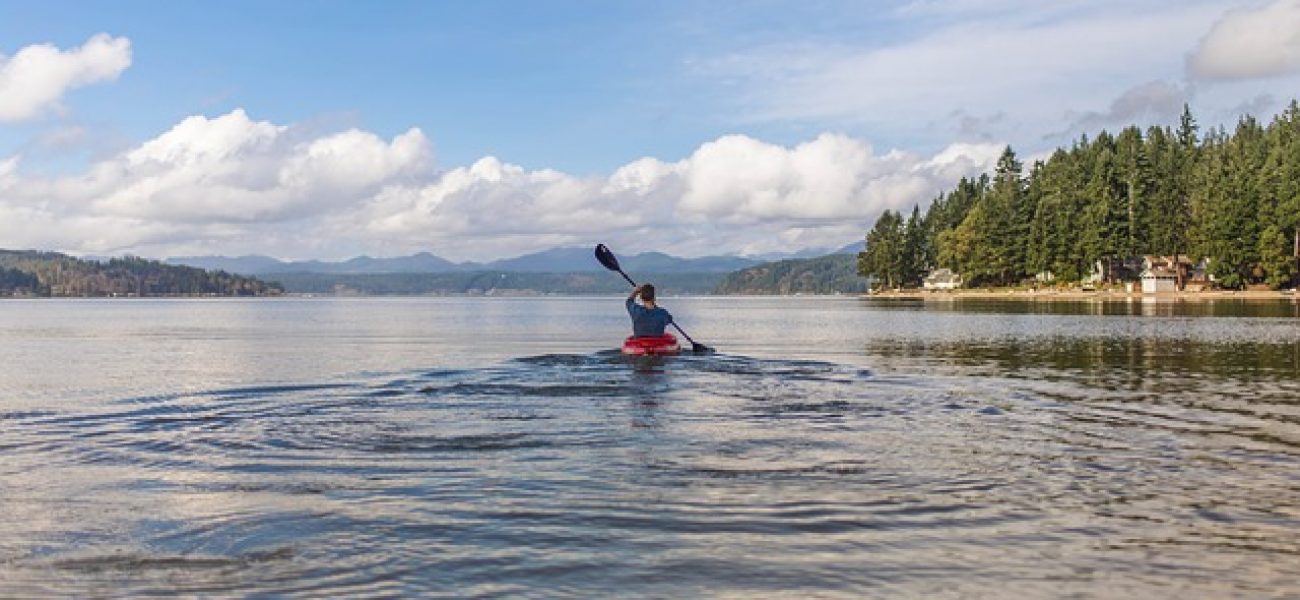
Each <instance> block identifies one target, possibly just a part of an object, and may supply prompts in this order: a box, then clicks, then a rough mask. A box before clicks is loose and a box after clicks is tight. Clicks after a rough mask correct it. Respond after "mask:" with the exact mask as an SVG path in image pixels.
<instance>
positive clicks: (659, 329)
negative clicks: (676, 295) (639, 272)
mask: <svg viewBox="0 0 1300 600" xmlns="http://www.w3.org/2000/svg"><path fill="white" fill-rule="evenodd" d="M637 296H640V297H641V304H637V302H636V299H637ZM627 314H628V315H629V316H631V317H632V335H633V336H636V337H659V336H662V335H663V334H664V329H666V328H667V327H668V324H670V323H672V322H673V316H672V315H671V314H668V311H666V310H664V309H662V308H660V307H658V306H656V305H655V286H653V285H650V284H648V283H645V284H641V285H638V286H636V289H634V290H632V295H631V296H628V297H627Z"/></svg>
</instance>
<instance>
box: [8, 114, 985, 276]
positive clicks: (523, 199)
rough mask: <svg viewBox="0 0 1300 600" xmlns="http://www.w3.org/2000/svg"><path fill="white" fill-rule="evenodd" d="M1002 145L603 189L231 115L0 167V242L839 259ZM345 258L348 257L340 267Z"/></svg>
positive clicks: (758, 148) (869, 152)
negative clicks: (819, 252) (892, 212)
mask: <svg viewBox="0 0 1300 600" xmlns="http://www.w3.org/2000/svg"><path fill="white" fill-rule="evenodd" d="M1001 149H1002V146H1001V145H1000V144H953V145H951V146H949V147H947V148H945V149H944V150H942V151H941V152H938V153H936V154H934V155H932V156H923V155H920V154H917V153H912V152H904V151H898V150H894V151H889V152H883V153H882V152H877V151H876V149H875V148H873V147H872V146H871V145H870V144H868V143H866V142H864V141H862V140H859V139H855V138H852V137H849V136H845V135H840V134H823V135H820V136H818V137H817V138H815V139H812V140H810V141H807V142H805V143H802V144H798V145H795V146H792V147H786V146H781V145H776V144H771V143H768V142H764V141H761V140H757V139H754V138H751V137H748V136H743V135H730V136H724V137H720V138H718V139H716V140H713V141H711V142H708V143H705V144H703V145H701V146H700V147H699V148H697V149H696V150H695V151H694V152H692V153H691V154H690V155H689V156H687V157H685V158H682V159H680V160H676V161H664V160H661V159H657V158H650V157H647V158H642V159H639V160H636V161H632V162H630V163H627V164H625V165H623V166H622V167H620V168H618V169H616V170H614V171H613V172H612V173H610V174H608V175H603V176H588V177H582V176H575V175H571V174H568V173H563V172H560V171H556V170H551V169H539V170H528V169H524V168H522V167H520V166H517V165H513V164H510V163H507V162H504V161H502V160H500V159H498V158H495V157H485V158H482V159H480V160H478V161H476V162H474V163H473V164H471V165H469V166H463V167H455V168H451V169H447V170H442V171H439V170H437V169H435V168H434V166H433V158H432V149H431V144H430V142H429V140H428V139H426V138H425V136H424V135H423V133H421V132H420V130H418V129H412V130H410V131H408V132H406V133H403V134H400V135H397V136H394V137H393V138H391V139H387V140H386V139H383V138H381V137H379V136H377V135H375V134H373V133H370V132H366V131H360V130H348V131H343V132H338V133H330V134H324V135H321V134H312V133H309V132H306V131H301V130H300V128H298V127H295V126H291V125H278V124H274V123H270V122H266V121H258V120H254V119H252V118H250V117H249V116H248V115H247V114H246V113H245V112H244V111H242V110H235V111H232V112H231V113H228V114H225V115H220V116H216V117H204V116H195V117H190V118H187V119H185V120H183V121H181V122H180V123H178V124H177V125H176V126H175V127H173V128H171V129H170V130H169V131H166V132H164V133H163V134H161V135H159V136H158V137H156V138H154V139H151V140H148V141H146V142H144V143H142V144H139V145H138V146H136V147H134V148H131V149H128V150H126V151H124V152H121V153H120V154H118V155H116V156H114V157H112V158H110V159H108V160H104V161H100V162H98V163H95V164H93V165H91V166H90V167H88V168H87V169H86V171H85V172H83V173H79V174H76V175H73V176H66V177H53V178H41V177H32V176H26V175H24V173H23V170H22V169H21V164H20V162H19V159H18V157H12V158H9V159H6V160H4V161H0V239H4V240H6V244H9V245H12V244H15V243H17V244H21V245H25V246H32V247H43V248H56V249H62V250H68V251H73V252H93V253H102V252H123V251H132V252H139V253H143V254H146V255H160V254H171V253H177V252H179V251H181V249H184V252H186V253H190V252H221V253H249V252H258V253H269V254H274V255H279V256H285V257H304V256H319V257H325V258H340V257H341V254H340V253H355V252H369V253H373V254H398V253H407V252H413V251H417V250H431V251H433V252H435V253H439V254H443V255H446V256H448V257H451V258H457V259H481V258H492V257H497V256H503V255H508V254H512V253H518V252H526V251H533V250H539V249H544V248H547V247H551V246H555V245H561V244H578V243H581V244H586V243H589V242H591V241H593V240H597V239H599V240H603V241H610V242H615V243H619V244H620V247H624V248H627V249H628V250H629V251H634V250H648V249H660V250H668V251H672V252H676V253H680V254H685V255H698V254H712V253H720V252H750V253H753V252H771V251H784V250H795V249H800V248H804V247H809V246H829V245H839V244H842V243H844V242H845V241H847V240H850V239H852V238H854V237H857V236H858V235H861V233H862V231H864V230H865V228H866V227H867V226H869V224H870V221H871V220H872V219H874V218H875V217H876V216H877V215H878V214H879V213H880V212H881V211H883V210H885V209H891V208H892V209H902V210H906V209H910V208H911V206H912V205H914V204H923V203H925V202H927V201H928V200H929V199H930V198H931V197H933V196H934V195H935V194H936V193H937V192H938V191H940V190H942V189H944V188H947V187H950V186H951V185H952V184H953V183H954V182H955V181H956V179H957V178H959V177H961V176H964V175H973V174H976V173H979V172H983V171H985V170H987V169H989V168H991V167H992V165H993V164H994V163H995V162H996V160H997V157H998V154H999V153H1000V151H1001ZM344 249H346V250H344Z"/></svg>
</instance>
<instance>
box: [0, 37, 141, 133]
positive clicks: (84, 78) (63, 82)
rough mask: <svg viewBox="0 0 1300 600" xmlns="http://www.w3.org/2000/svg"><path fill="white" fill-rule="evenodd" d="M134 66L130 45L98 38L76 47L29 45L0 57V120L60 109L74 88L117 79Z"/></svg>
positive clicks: (16, 118)
mask: <svg viewBox="0 0 1300 600" xmlns="http://www.w3.org/2000/svg"><path fill="white" fill-rule="evenodd" d="M129 66H131V42H130V40H128V39H126V38H122V37H116V38H115V37H112V36H109V35H107V34H103V33H101V34H98V35H95V36H93V37H91V38H90V39H89V40H86V43H85V44H82V45H81V46H80V47H78V48H73V49H71V50H59V49H58V48H56V47H54V46H52V45H50V44H37V45H33V46H27V47H25V48H23V49H21V50H19V51H18V52H17V53H15V54H14V55H13V56H9V57H6V56H4V55H3V54H0V122H3V121H11V122H12V121H23V120H27V119H32V118H35V117H38V116H40V115H42V114H44V113H46V112H47V111H50V110H52V109H55V108H57V107H58V106H59V102H60V100H61V99H62V98H63V96H64V94H66V93H67V92H68V90H71V89H73V88H78V87H82V86H86V85H90V84H92V83H99V82H105V81H112V80H114V79H117V77H118V75H121V74H122V71H125V70H126V68H127V67H129Z"/></svg>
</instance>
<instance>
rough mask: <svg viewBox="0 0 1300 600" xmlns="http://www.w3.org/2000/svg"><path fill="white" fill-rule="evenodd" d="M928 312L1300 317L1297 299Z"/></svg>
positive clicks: (1123, 301) (963, 306)
mask: <svg viewBox="0 0 1300 600" xmlns="http://www.w3.org/2000/svg"><path fill="white" fill-rule="evenodd" d="M864 302H866V303H868V304H878V305H883V306H889V307H891V308H892V307H895V306H897V305H898V301H893V300H883V299H867V300H864ZM924 305H925V310H935V311H947V312H961V313H980V314H1012V315H1096V316H1121V317H1123V316H1146V317H1300V301H1297V299H1290V300H1287V299H1247V298H1215V299H1207V300H1180V299H1164V298H1159V299H1157V298H1118V299H1094V300H1059V299H1055V298H1046V299H1041V300H1040V299H1033V298H1027V297H1018V298H1006V299H999V298H962V297H953V298H944V297H936V298H934V299H931V300H928V301H926V302H925V303H924Z"/></svg>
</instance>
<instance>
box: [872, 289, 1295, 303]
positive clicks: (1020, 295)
mask: <svg viewBox="0 0 1300 600" xmlns="http://www.w3.org/2000/svg"><path fill="white" fill-rule="evenodd" d="M862 297H863V298H878V299H884V300H935V301H952V300H967V299H969V300H1036V301H1046V302H1052V301H1069V302H1078V301H1081V300H1094V301H1125V302H1134V301H1142V302H1147V301H1155V302H1209V301H1215V300H1289V301H1292V302H1295V301H1297V300H1300V295H1297V294H1296V292H1295V291H1287V290H1278V291H1273V290H1268V291H1260V290H1242V291H1238V290H1214V291H1200V292H1188V291H1182V292H1160V293H1156V294H1143V293H1142V292H1131V293H1130V292H1125V291H1122V290H1097V291H1092V292H1086V291H1082V290H1005V289H1004V290H999V289H976V290H938V291H926V290H900V291H891V292H879V293H875V294H864V295H863V296H862Z"/></svg>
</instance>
